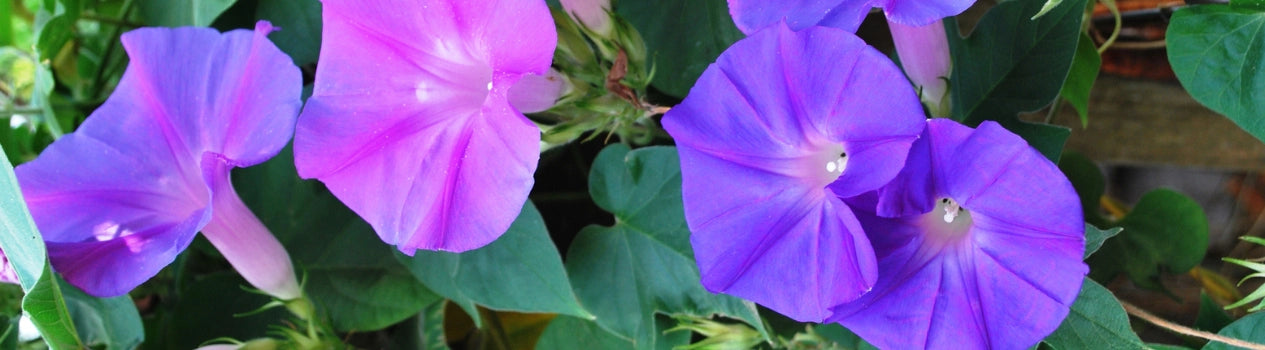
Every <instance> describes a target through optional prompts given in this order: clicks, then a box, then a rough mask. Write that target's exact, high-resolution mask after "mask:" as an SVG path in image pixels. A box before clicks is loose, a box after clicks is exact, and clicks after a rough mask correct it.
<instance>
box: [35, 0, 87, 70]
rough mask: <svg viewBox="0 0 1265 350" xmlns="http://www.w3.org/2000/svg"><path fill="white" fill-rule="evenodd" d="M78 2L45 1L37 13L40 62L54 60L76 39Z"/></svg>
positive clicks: (36, 38)
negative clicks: (69, 42)
mask: <svg viewBox="0 0 1265 350" xmlns="http://www.w3.org/2000/svg"><path fill="white" fill-rule="evenodd" d="M79 12H80V4H79V1H78V0H56V1H53V0H45V1H43V3H42V4H41V6H40V8H39V10H38V11H36V13H35V30H34V35H35V53H36V54H37V55H38V56H39V57H40V60H45V59H53V58H54V57H56V56H57V53H58V52H60V51H61V49H62V47H64V46H66V42H68V41H70V39H72V38H74V32H75V21H78V20H79Z"/></svg>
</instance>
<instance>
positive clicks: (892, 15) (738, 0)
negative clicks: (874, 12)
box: [729, 0, 975, 34]
mask: <svg viewBox="0 0 1265 350" xmlns="http://www.w3.org/2000/svg"><path fill="white" fill-rule="evenodd" d="M974 3H975V0H786V1H768V0H729V14H730V15H732V16H733V18H734V24H736V25H737V26H738V29H740V30H742V32H743V33H748V34H750V33H751V32H754V31H756V30H759V29H760V28H763V27H765V26H768V25H772V24H775V23H777V22H780V21H783V20H785V21H786V23H787V25H789V26H790V27H791V29H794V30H800V29H804V28H808V27H811V26H815V25H819V26H827V27H835V28H841V29H844V30H847V31H852V32H855V31H856V30H857V27H859V26H860V25H861V21H862V20H864V19H865V15H866V14H867V13H869V12H870V9H871V8H874V7H881V8H883V12H884V13H886V14H887V19H888V21H890V22H896V23H900V24H903V25H906V26H924V25H927V24H930V23H932V22H935V21H938V20H940V19H942V18H945V17H949V16H955V15H957V14H959V13H962V11H966V9H967V8H968V7H971V4H974Z"/></svg>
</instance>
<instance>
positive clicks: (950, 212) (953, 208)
mask: <svg viewBox="0 0 1265 350" xmlns="http://www.w3.org/2000/svg"><path fill="white" fill-rule="evenodd" d="M947 201H948V203H946V204H945V206H944V222H946V223H952V222H953V219H957V217H958V212H960V211H961V210H962V207H961V206H959V205H958V203H957V202H955V201H953V200H952V199H948V200H947Z"/></svg>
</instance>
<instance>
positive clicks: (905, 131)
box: [663, 25, 925, 322]
mask: <svg viewBox="0 0 1265 350" xmlns="http://www.w3.org/2000/svg"><path fill="white" fill-rule="evenodd" d="M924 118H925V117H924V115H923V112H922V108H921V106H920V105H919V102H918V97H917V96H915V95H914V91H913V88H912V87H910V85H909V84H908V82H906V80H905V78H904V77H903V76H901V73H900V70H898V69H897V68H896V66H895V65H894V64H892V62H891V61H890V60H888V59H887V57H885V56H883V55H882V54H881V53H879V52H878V51H877V50H875V49H873V48H871V47H869V46H867V45H866V44H865V43H864V42H863V41H861V39H859V38H857V37H856V36H855V35H853V34H852V33H849V32H846V31H843V30H840V29H836V28H827V27H814V28H810V29H807V30H804V31H801V32H792V31H791V29H790V28H788V27H787V26H786V25H775V26H771V27H768V28H767V29H765V30H761V31H759V32H756V33H753V34H752V35H751V36H749V37H747V38H746V39H743V40H740V41H738V42H737V43H735V44H734V45H733V46H731V47H730V48H729V49H728V50H726V51H725V52H724V53H723V54H721V56H720V58H718V59H717V61H716V63H714V64H712V65H711V66H709V67H708V68H707V70H706V71H704V73H703V75H702V77H701V78H699V80H698V82H697V83H695V85H694V87H693V88H692V89H691V90H690V93H689V95H688V96H686V98H685V100H684V101H683V102H682V103H681V104H679V105H677V106H676V107H673V108H672V110H671V111H669V112H668V113H667V115H666V116H664V118H663V127H664V129H666V130H667V131H668V133H670V134H671V135H672V137H673V138H674V139H675V140H676V144H677V150H678V152H679V153H680V156H681V179H682V186H683V189H682V196H683V200H684V204H685V218H686V220H687V222H688V224H689V227H690V230H691V231H692V232H693V234H692V235H691V237H690V241H691V243H692V244H693V247H694V254H695V258H696V259H697V262H698V267H699V270H700V273H701V275H702V283H703V285H704V286H705V287H706V288H707V289H708V290H711V291H713V292H724V293H727V294H731V295H734V296H738V297H741V298H744V299H748V300H751V301H755V302H757V303H760V304H763V305H765V306H766V307H769V308H771V309H773V310H775V311H778V312H780V313H782V314H784V315H787V316H789V317H791V318H793V319H796V320H800V321H814V322H817V321H821V320H823V319H825V318H826V317H828V316H830V308H831V307H833V306H836V305H839V304H842V303H845V302H849V301H852V300H853V299H855V298H857V297H858V296H860V295H861V294H863V293H865V292H866V291H868V290H869V289H870V288H871V287H872V286H873V284H874V282H875V280H876V278H877V277H878V276H877V267H876V261H875V257H874V253H873V252H872V250H871V248H870V242H869V239H867V238H866V236H865V234H864V232H863V231H862V227H861V226H860V223H859V222H858V221H857V219H856V218H855V217H854V215H853V213H852V210H851V209H850V208H849V207H848V205H847V204H845V203H844V202H843V201H842V200H841V199H840V198H846V197H850V196H855V195H858V194H861V193H864V192H867V191H872V190H875V189H877V188H879V187H880V186H882V185H884V184H886V183H887V182H888V181H890V180H891V179H892V178H894V177H895V176H896V174H897V173H898V172H899V171H900V168H901V165H902V164H904V160H905V156H906V154H907V153H908V151H909V147H910V145H911V144H912V143H913V142H914V140H915V139H916V138H917V137H918V134H919V133H920V132H921V131H922V129H923V126H924V125H925V119H924Z"/></svg>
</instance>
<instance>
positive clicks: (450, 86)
mask: <svg viewBox="0 0 1265 350" xmlns="http://www.w3.org/2000/svg"><path fill="white" fill-rule="evenodd" d="M323 4H324V12H323V13H324V18H323V21H324V29H323V34H322V35H323V41H322V44H321V56H320V62H321V64H320V66H319V67H317V70H316V85H315V88H314V91H313V94H312V97H311V98H310V99H309V100H308V101H307V106H306V107H304V110H303V114H302V115H301V116H300V117H299V124H298V127H297V131H296V133H295V140H294V154H295V163H296V165H297V166H298V170H299V175H301V176H302V177H304V178H317V179H320V180H321V182H324V183H325V185H326V186H327V187H329V190H330V191H331V192H333V194H334V195H335V196H337V197H338V198H339V199H340V200H342V201H343V203H344V204H346V205H347V206H348V207H350V208H351V209H352V210H353V211H355V212H356V213H357V214H359V215H360V216H361V217H362V218H364V219H365V221H367V222H368V223H369V224H370V225H372V226H373V228H374V230H376V231H377V233H378V236H379V237H381V238H382V240H383V241H386V242H387V243H388V244H392V245H395V246H397V247H398V248H399V250H400V251H402V252H404V253H405V254H413V252H415V251H416V250H418V249H428V250H445V251H455V252H460V251H466V250H470V249H474V248H478V247H482V246H484V245H486V244H488V243H489V242H492V241H493V240H495V239H496V238H497V237H499V236H500V235H501V234H502V233H504V232H505V230H506V229H508V228H509V225H510V223H511V222H512V221H514V218H515V217H517V216H518V213H519V210H520V209H521V208H522V206H523V203H525V202H526V200H527V193H528V192H529V191H530V190H531V187H532V184H533V179H532V174H533V173H534V172H535V171H536V162H537V160H539V158H540V129H539V128H538V127H537V126H536V125H535V124H533V123H532V122H531V121H530V120H528V119H527V118H526V117H525V116H523V114H522V113H521V111H519V110H518V109H516V108H515V107H513V106H511V104H510V103H509V102H508V101H507V95H508V94H509V93H508V92H509V90H510V88H511V87H512V86H514V85H515V84H516V83H517V82H518V81H519V79H520V78H522V77H523V76H524V75H527V74H537V75H541V76H544V75H545V74H546V73H547V71H548V69H549V65H550V63H551V61H552V58H553V51H554V47H556V46H557V33H556V32H555V30H554V25H553V19H552V17H551V16H550V14H549V8H548V7H547V6H546V5H545V2H544V1H541V0H495V1H456V0H424V1H342V0H327V1H325V2H324V3H323Z"/></svg>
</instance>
